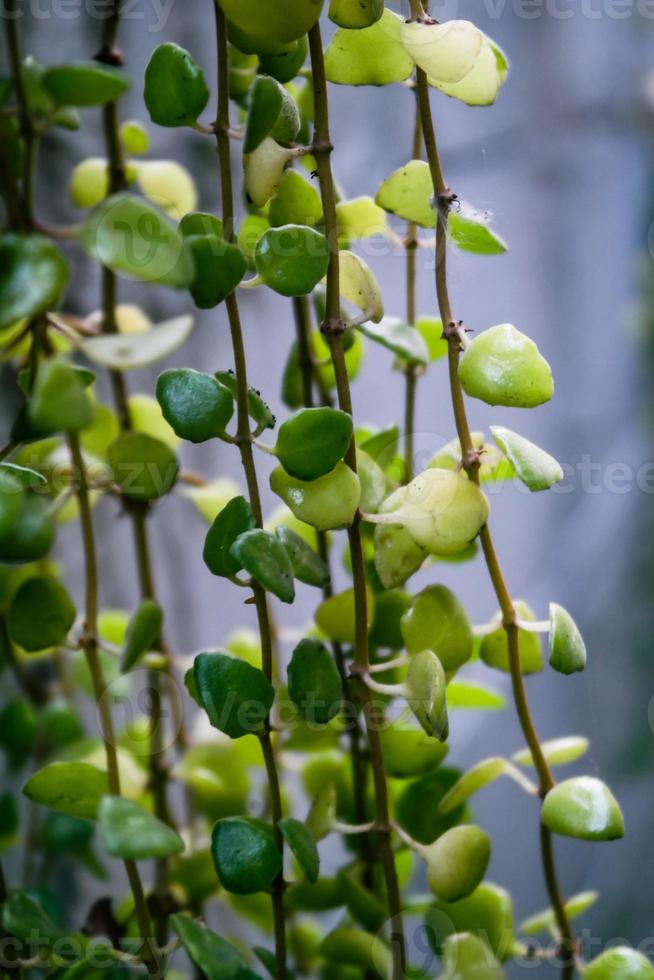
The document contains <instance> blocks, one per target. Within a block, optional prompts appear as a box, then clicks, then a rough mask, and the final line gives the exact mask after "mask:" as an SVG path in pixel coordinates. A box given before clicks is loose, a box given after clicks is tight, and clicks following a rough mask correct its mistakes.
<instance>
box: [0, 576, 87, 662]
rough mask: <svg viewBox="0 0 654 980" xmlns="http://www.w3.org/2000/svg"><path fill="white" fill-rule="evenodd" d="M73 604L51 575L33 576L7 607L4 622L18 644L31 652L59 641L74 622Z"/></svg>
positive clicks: (51, 645)
mask: <svg viewBox="0 0 654 980" xmlns="http://www.w3.org/2000/svg"><path fill="white" fill-rule="evenodd" d="M75 615H76V610H75V605H74V603H73V600H72V599H71V597H70V595H69V594H68V591H67V589H66V588H65V587H64V586H63V585H62V584H61V582H58V581H57V580H56V579H54V578H50V577H49V576H45V575H42V576H36V577H34V578H30V579H28V580H27V581H26V582H23V584H22V585H21V587H20V588H19V589H18V592H17V593H16V595H15V596H14V598H13V600H12V602H11V605H10V607H9V613H8V617H7V626H8V629H9V634H10V636H11V638H12V640H13V641H14V643H17V644H18V646H20V647H22V648H23V649H24V650H27V652H28V653H34V652H36V651H37V650H46V649H48V647H55V646H59V645H60V644H62V643H63V642H64V641H65V639H66V637H67V636H68V633H69V631H70V629H71V627H72V625H73V623H74V622H75Z"/></svg>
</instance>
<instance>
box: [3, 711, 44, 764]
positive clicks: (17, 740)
mask: <svg viewBox="0 0 654 980" xmlns="http://www.w3.org/2000/svg"><path fill="white" fill-rule="evenodd" d="M36 732H37V721H36V715H35V713H34V709H33V708H32V705H31V704H30V703H29V701H26V700H25V699H24V698H14V699H13V700H11V701H9V702H8V703H7V704H5V706H4V708H3V709H2V711H0V746H2V748H3V750H4V752H5V753H6V755H7V761H8V763H9V768H10V769H12V770H15V769H20V767H21V766H22V765H23V763H24V762H25V760H26V759H27V758H29V755H30V753H31V751H32V746H33V743H34V737H35V735H36Z"/></svg>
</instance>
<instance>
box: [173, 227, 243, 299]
mask: <svg viewBox="0 0 654 980" xmlns="http://www.w3.org/2000/svg"><path fill="white" fill-rule="evenodd" d="M186 241H187V242H188V245H189V248H190V249H191V255H192V256H193V262H194V263H195V278H194V279H193V282H192V283H191V285H190V286H189V291H190V293H191V296H192V297H193V302H194V303H195V305H196V306H197V307H198V309H200V310H210V309H212V308H213V307H214V306H218V304H219V303H222V302H223V300H225V299H227V297H228V296H229V294H230V293H233V292H234V290H235V289H236V287H237V286H238V284H239V282H240V281H241V279H242V278H243V276H244V275H245V273H246V271H247V260H246V258H245V256H244V255H243V253H242V252H241V250H240V248H238V246H236V245H230V244H229V242H225V241H223V240H222V239H221V238H216V236H215V235H189V236H187V238H186Z"/></svg>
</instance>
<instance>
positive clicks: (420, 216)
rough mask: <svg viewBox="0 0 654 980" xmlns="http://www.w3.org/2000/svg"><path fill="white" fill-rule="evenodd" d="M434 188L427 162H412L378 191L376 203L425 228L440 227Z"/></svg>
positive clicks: (385, 182)
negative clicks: (437, 218) (434, 200)
mask: <svg viewBox="0 0 654 980" xmlns="http://www.w3.org/2000/svg"><path fill="white" fill-rule="evenodd" d="M433 197H434V185H433V183H432V179H431V173H430V171H429V165H428V164H427V163H425V161H424V160H410V161H409V163H407V164H406V166H404V167H400V168H399V169H398V170H395V171H393V173H392V174H391V175H390V177H387V178H386V180H385V181H384V182H383V184H382V185H381V186H380V188H379V190H378V191H377V196H376V197H375V201H376V202H377V204H379V206H380V207H382V208H383V209H384V210H385V211H389V212H390V213H391V214H395V215H397V217H398V218H403V219H404V220H405V221H412V222H413V223H414V224H417V225H420V227H421V228H435V227H436V211H435V209H434V204H433Z"/></svg>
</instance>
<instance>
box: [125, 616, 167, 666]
mask: <svg viewBox="0 0 654 980" xmlns="http://www.w3.org/2000/svg"><path fill="white" fill-rule="evenodd" d="M162 628H163V610H162V609H161V606H160V605H158V603H156V602H154V601H153V600H152V599H144V600H143V601H142V602H141V604H140V605H139V607H138V609H137V610H136V612H135V613H134V615H133V616H132V618H131V619H130V621H129V625H128V627H127V634H126V636H125V643H124V646H123V653H122V658H121V661H120V669H121V671H122V672H123V674H126V673H127V671H129V670H131V669H132V667H134V665H135V664H136V663H137V662H138V661H139V660H140V658H141V657H142V656H143V654H144V653H148V652H149V651H150V650H152V648H153V647H154V645H155V643H157V641H158V640H159V637H160V636H161V630H162Z"/></svg>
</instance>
